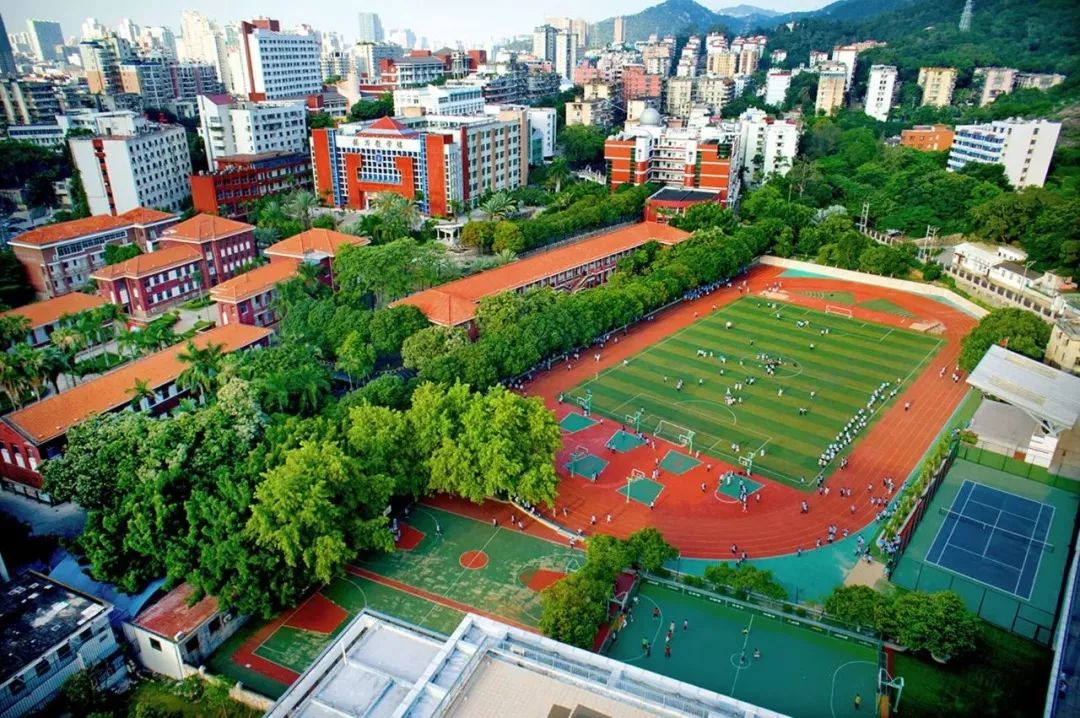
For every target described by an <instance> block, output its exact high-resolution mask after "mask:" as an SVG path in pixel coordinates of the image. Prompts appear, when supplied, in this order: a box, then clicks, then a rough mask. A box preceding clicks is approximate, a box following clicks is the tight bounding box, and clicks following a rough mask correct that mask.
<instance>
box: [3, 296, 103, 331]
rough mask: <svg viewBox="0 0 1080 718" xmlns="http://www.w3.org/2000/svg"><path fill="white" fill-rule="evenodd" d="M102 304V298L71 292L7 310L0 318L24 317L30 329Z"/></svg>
mask: <svg viewBox="0 0 1080 718" xmlns="http://www.w3.org/2000/svg"><path fill="white" fill-rule="evenodd" d="M103 304H107V302H106V300H105V298H104V297H99V296H98V295H96V294H93V295H91V294H83V293H82V292H71V293H70V294H61V295H60V296H59V297H54V298H53V299H46V300H44V301H40V302H34V303H33V304H27V305H26V306H24V307H17V308H15V309H9V310H7V311H6V312H3V313H0V317H7V316H12V315H15V316H20V317H26V318H27V320H28V321H29V322H30V328H31V329H33V328H34V327H43V326H45V325H46V324H52V323H53V322H55V321H56V320H58V319H59V318H60V317H62V316H64V315H65V314H76V313H78V312H84V311H86V310H87V309H94V308H95V307H100V306H101V305H103Z"/></svg>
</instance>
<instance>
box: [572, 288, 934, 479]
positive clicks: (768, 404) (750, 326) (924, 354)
mask: <svg viewBox="0 0 1080 718" xmlns="http://www.w3.org/2000/svg"><path fill="white" fill-rule="evenodd" d="M768 304H769V303H768V302H766V300H763V299H760V298H757V297H744V298H742V299H740V300H738V301H736V302H733V303H732V304H730V305H727V306H726V307H723V308H721V309H719V310H717V311H715V312H712V313H711V314H709V315H708V316H706V317H704V318H702V319H701V320H699V321H697V322H695V323H694V324H692V325H690V326H688V327H686V328H684V329H682V330H680V331H678V332H676V333H674V334H671V335H670V336H668V337H666V338H664V339H663V340H661V341H660V342H658V343H656V344H654V345H652V346H651V347H648V348H646V349H644V350H643V351H641V352H639V353H638V354H636V355H634V356H633V357H631V358H630V360H629V362H628V363H627V364H625V365H623V364H621V363H620V364H618V365H615V366H613V367H611V368H609V369H607V370H606V371H604V372H602V373H601V374H600V376H599V377H597V378H594V379H590V380H588V381H586V382H584V383H583V384H582V385H580V386H578V387H577V388H576V389H575V390H574V393H583V392H584V391H585V390H586V389H591V390H592V397H593V411H594V412H595V413H598V414H600V415H603V416H607V417H610V418H612V419H615V420H617V421H621V420H622V418H623V417H624V415H625V413H626V411H627V409H628V407H630V406H633V407H635V408H638V407H645V410H646V414H647V415H646V416H645V418H644V421H643V424H644V425H645V426H657V425H658V424H659V422H660V421H661V420H663V421H667V422H671V423H673V424H676V425H678V426H682V427H685V428H687V429H690V430H692V431H694V432H695V436H694V448H695V449H696V450H700V451H701V453H702V454H707V455H710V456H714V457H717V458H721V459H723V460H726V461H728V462H730V463H732V464H734V463H735V462H736V460H737V458H738V456H736V455H735V454H736V453H737V454H738V455H739V456H743V455H745V454H746V453H747V452H749V451H753V452H754V454H755V456H754V471H755V472H759V473H762V474H764V475H766V476H768V477H769V478H772V479H779V480H781V481H785V482H787V483H790V484H792V485H795V486H800V485H802V486H804V487H806V488H807V490H809V489H810V488H811V487H812V486H813V478H814V476H816V475H817V473H818V472H819V470H820V469H819V467H818V463H817V462H818V457H819V456H820V455H821V452H822V451H823V450H824V449H825V447H826V446H827V445H828V444H829V442H831V441H832V440H833V438H834V437H835V436H836V434H837V433H838V432H839V431H840V429H841V428H842V427H843V426H844V424H846V423H847V422H848V420H850V419H851V417H853V416H854V415H855V413H856V411H857V410H858V409H860V408H865V407H866V403H867V400H868V399H869V396H870V393H871V392H872V391H873V390H874V389H876V388H877V387H878V386H879V385H880V384H881V383H882V382H884V381H891V382H895V381H896V380H897V378H900V379H902V380H903V381H904V386H902V387H901V391H903V390H904V389H905V388H906V385H907V383H908V382H909V381H910V380H911V378H912V377H914V376H916V375H917V374H918V373H919V372H921V371H923V370H924V369H925V368H926V367H927V365H928V363H929V362H931V361H932V359H933V356H934V354H935V353H936V352H937V351H938V350H939V349H940V347H941V346H942V345H943V343H944V342H943V341H942V340H941V339H938V338H936V337H933V336H928V335H925V334H920V333H917V332H912V331H909V330H905V329H898V328H893V327H886V326H883V325H880V324H876V323H873V322H863V321H860V320H858V319H850V318H847V317H841V316H836V315H829V314H825V313H823V312H818V311H814V310H812V309H807V308H804V307H799V306H795V305H788V304H783V303H771V304H773V305H774V306H773V307H770V306H768ZM777 313H779V314H780V318H779V319H777V318H776V316H775V315H776V314H777ZM797 321H809V322H810V323H809V325H808V326H804V327H801V328H800V327H798V326H797V325H796V322H797ZM727 322H731V324H732V328H730V329H727V328H725V327H726V323H727ZM825 328H828V329H829V331H830V333H829V334H828V335H825V336H822V335H821V333H820V332H821V330H822V329H825ZM751 342H753V344H751ZM811 344H813V345H814V348H813V349H811V348H810V345H811ZM699 350H700V351H701V352H702V353H704V356H701V355H699ZM710 352H711V353H712V354H713V356H709V353H710ZM761 353H766V354H768V355H769V356H771V357H780V358H781V359H782V360H783V361H784V364H783V365H781V366H780V367H779V368H778V369H777V371H776V374H775V376H768V375H767V373H766V371H765V369H764V367H763V364H762V362H761V361H760V360H758V359H757V355H758V354H761ZM721 358H723V360H724V361H722V360H721ZM740 362H742V364H740ZM721 372H723V373H722V374H721ZM664 377H667V378H668V381H667V382H665V381H664ZM750 377H753V378H754V380H755V383H754V384H753V385H747V383H746V380H747V379H748V378H750ZM678 379H683V380H684V386H683V389H682V390H681V391H678V390H676V389H675V384H676V381H677V380H678ZM699 379H701V380H702V381H701V382H700V383H699V381H698V380H699ZM736 382H739V383H742V384H743V388H742V390H741V391H736V390H735V388H734V385H735V383H736ZM781 389H782V390H783V395H782V396H780V395H778V391H779V390H781ZM728 390H730V391H731V392H732V394H733V395H738V396H740V397H742V399H743V402H742V403H736V404H733V405H731V406H728V405H726V403H725V395H726V392H727V391H728ZM811 391H814V392H816V397H815V398H813V399H811V398H810V392H811ZM882 406H886V405H883V404H882V403H881V402H878V403H877V404H876V405H875V408H877V409H879V410H880V409H881V407H882ZM800 408H805V409H807V413H806V414H805V415H800V414H799V409H800ZM874 418H876V413H875V414H874V416H872V417H871V421H873V419H874ZM865 433H866V432H865V431H864V432H863V433H862V434H860V435H859V436H860V437H861V436H863V435H865ZM899 438H900V437H898V439H899ZM856 440H858V439H856ZM732 444H738V445H739V450H738V452H734V451H733V450H732ZM761 449H765V455H764V456H762V455H761ZM800 479H805V484H803V483H802V482H800Z"/></svg>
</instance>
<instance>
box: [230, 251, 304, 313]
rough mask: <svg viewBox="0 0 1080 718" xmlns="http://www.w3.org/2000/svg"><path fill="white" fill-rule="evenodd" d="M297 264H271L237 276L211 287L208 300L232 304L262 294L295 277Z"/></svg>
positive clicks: (285, 262) (288, 262) (287, 262)
mask: <svg viewBox="0 0 1080 718" xmlns="http://www.w3.org/2000/svg"><path fill="white" fill-rule="evenodd" d="M297 264H298V263H297V262H290V261H284V262H271V263H269V264H264V265H263V266H261V267H256V268H255V269H252V270H251V271H249V272H244V273H243V274H238V275H236V276H235V277H233V278H232V279H230V280H228V281H225V282H222V283H221V284H218V285H217V286H215V287H213V288H212V289H211V290H210V298H211V299H213V300H214V301H215V302H227V303H230V304H233V303H236V302H240V301H243V300H245V299H248V298H250V297H254V296H255V295H257V294H263V293H264V292H266V291H268V290H270V289H273V288H274V287H276V286H277V285H278V284H280V283H281V282H284V281H285V280H287V279H291V278H292V277H293V276H295V274H296V266H297Z"/></svg>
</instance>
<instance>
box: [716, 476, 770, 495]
mask: <svg viewBox="0 0 1080 718" xmlns="http://www.w3.org/2000/svg"><path fill="white" fill-rule="evenodd" d="M740 484H741V485H743V486H745V487H746V494H747V496H749V495H751V494H753V493H754V492H755V491H757V490H758V489H760V488H761V484H760V483H758V482H757V481H754V480H753V479H750V478H747V477H745V476H743V477H742V478H739V477H738V476H733V477H731V481H727V480H726V477H723V478H721V479H720V487H719V488H718V489H717V490H716V493H718V494H723V495H724V496H730V497H731V498H733V499H738V498H739V486H740Z"/></svg>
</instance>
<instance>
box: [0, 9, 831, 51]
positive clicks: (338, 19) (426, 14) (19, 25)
mask: <svg viewBox="0 0 1080 718" xmlns="http://www.w3.org/2000/svg"><path fill="white" fill-rule="evenodd" d="M659 1H660V0H547V1H546V2H544V3H542V4H535V3H529V4H528V9H527V11H525V12H523V11H522V5H518V3H516V2H506V1H505V0H456V2H451V1H448V0H396V1H395V2H380V3H374V2H372V3H367V2H365V3H358V4H352V3H345V2H340V0H337V1H335V0H323V1H322V2H310V3H303V2H295V0H224V2H207V1H206V0H199V1H197V2H186V1H185V0H181V1H180V2H178V3H176V4H175V5H174V4H172V3H159V2H146V0H48V2H44V3H35V2H31V1H30V0H3V1H2V2H0V14H2V15H3V18H4V24H5V25H6V26H7V31H8V32H21V31H25V29H26V20H27V19H28V18H31V17H34V18H40V19H43V20H56V21H58V22H60V25H61V27H62V29H63V31H64V36H65V37H71V36H73V35H74V36H79V35H80V34H81V30H80V28H81V26H82V22H83V20H85V19H86V18H87V17H96V18H97V19H98V20H100V21H101V22H102V23H104V24H106V25H108V26H110V27H114V26H115V25H116V24H117V23H118V22H119V21H120V19H121V18H129V19H131V20H132V21H133V22H134V23H135V24H137V25H168V26H170V27H172V28H173V29H174V30H175V31H176V32H177V33H178V34H179V27H180V11H181V10H186V9H191V10H198V11H200V12H203V13H205V14H207V15H209V16H211V17H213V18H215V19H216V20H218V21H219V22H233V21H237V20H243V19H250V18H252V17H256V16H258V15H268V16H269V17H273V18H277V19H279V20H281V23H282V26H283V27H291V26H294V25H297V24H299V23H307V24H309V25H311V26H313V27H314V28H315V29H317V30H324V31H325V30H334V31H337V32H340V33H342V34H343V35H344V36H345V38H346V39H347V40H354V39H355V37H356V32H357V29H356V28H357V20H356V13H357V12H360V11H369V12H370V11H372V10H374V11H375V12H378V13H379V17H380V18H381V19H382V24H383V27H384V28H385V29H386V30H390V29H391V28H400V27H407V28H409V29H411V30H412V31H413V32H415V33H416V34H417V35H418V36H419V35H424V36H427V37H429V38H431V39H433V40H434V39H438V40H443V41H449V40H455V39H460V40H463V41H472V42H476V43H481V42H485V41H486V40H487V39H488V38H502V37H507V36H512V35H520V34H525V33H528V32H530V31H531V30H532V28H533V27H534V26H536V25H539V24H541V23H542V22H543V21H544V18H546V17H552V16H569V17H584V18H585V19H586V20H588V21H589V22H596V21H598V20H603V19H605V18H608V17H612V16H613V15H618V14H623V15H632V14H634V13H636V12H640V11H641V10H644V9H645V8H647V7H649V6H650V5H655V4H657V3H658V2H659ZM698 1H699V2H701V3H702V4H703V5H705V6H706V7H709V8H712V9H716V8H720V7H730V6H733V5H737V4H739V2H738V0H732V1H731V2H727V1H725V0H698ZM829 2H830V0H761V1H760V2H749V3H747V4H751V5H756V6H758V7H763V8H768V9H770V10H776V11H778V12H790V11H793V10H810V9H814V8H817V7H821V6H823V5H826V4H828V3H829ZM537 8H539V9H537Z"/></svg>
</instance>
